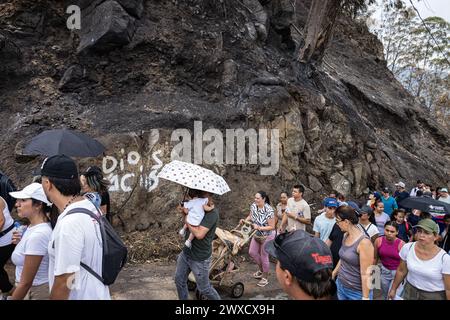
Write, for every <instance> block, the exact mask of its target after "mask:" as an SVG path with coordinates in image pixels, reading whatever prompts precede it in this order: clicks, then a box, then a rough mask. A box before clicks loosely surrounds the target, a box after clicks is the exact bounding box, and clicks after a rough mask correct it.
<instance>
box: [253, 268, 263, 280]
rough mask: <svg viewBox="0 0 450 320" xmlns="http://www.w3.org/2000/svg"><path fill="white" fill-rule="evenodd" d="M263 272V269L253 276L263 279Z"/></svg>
mask: <svg viewBox="0 0 450 320" xmlns="http://www.w3.org/2000/svg"><path fill="white" fill-rule="evenodd" d="M262 274H263V273H262V272H261V271H259V270H258V271H256V272H255V273H254V274H253V278H255V279H261V278H262Z"/></svg>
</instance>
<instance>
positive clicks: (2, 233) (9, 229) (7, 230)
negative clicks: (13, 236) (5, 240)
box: [0, 222, 14, 238]
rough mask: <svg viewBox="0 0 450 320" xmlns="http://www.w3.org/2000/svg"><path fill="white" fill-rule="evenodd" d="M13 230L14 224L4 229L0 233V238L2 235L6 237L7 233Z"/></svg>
mask: <svg viewBox="0 0 450 320" xmlns="http://www.w3.org/2000/svg"><path fill="white" fill-rule="evenodd" d="M13 228H14V222H13V223H12V224H11V225H10V226H9V227H8V228H6V229H5V230H3V231H2V232H0V238H1V237H3V236H4V235H6V234H7V233H8V232H10V231H11V230H12V229H13Z"/></svg>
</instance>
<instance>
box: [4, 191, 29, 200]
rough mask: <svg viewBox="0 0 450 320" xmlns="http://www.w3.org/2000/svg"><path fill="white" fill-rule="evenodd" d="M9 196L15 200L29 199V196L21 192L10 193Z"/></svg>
mask: <svg viewBox="0 0 450 320" xmlns="http://www.w3.org/2000/svg"><path fill="white" fill-rule="evenodd" d="M9 195H10V196H11V197H13V198H15V199H31V196H30V195H29V194H26V193H25V192H23V191H14V192H10V193H9Z"/></svg>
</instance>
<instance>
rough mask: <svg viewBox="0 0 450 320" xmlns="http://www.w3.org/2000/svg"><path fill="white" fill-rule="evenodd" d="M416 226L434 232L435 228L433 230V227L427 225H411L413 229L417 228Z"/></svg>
mask: <svg viewBox="0 0 450 320" xmlns="http://www.w3.org/2000/svg"><path fill="white" fill-rule="evenodd" d="M418 228H420V229H423V230H425V231H428V232H435V230H433V228H430V227H429V226H419V225H418V224H416V225H415V226H413V229H418Z"/></svg>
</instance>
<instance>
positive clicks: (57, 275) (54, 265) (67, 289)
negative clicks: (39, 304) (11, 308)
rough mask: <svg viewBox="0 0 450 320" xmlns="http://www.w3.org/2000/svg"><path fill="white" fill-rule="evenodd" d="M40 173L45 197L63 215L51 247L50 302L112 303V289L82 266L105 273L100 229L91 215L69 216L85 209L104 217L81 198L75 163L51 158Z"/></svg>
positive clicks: (57, 223) (55, 230)
mask: <svg viewBox="0 0 450 320" xmlns="http://www.w3.org/2000/svg"><path fill="white" fill-rule="evenodd" d="M40 174H41V176H42V187H43V188H44V192H45V195H46V196H47V198H48V199H49V200H50V201H51V202H52V203H53V205H56V207H57V208H58V209H59V211H60V212H61V213H60V215H59V217H58V220H57V222H56V225H55V229H54V230H53V234H52V237H51V239H50V243H49V245H48V253H49V286H50V290H51V291H50V299H52V300H53V299H54V300H66V299H69V300H110V299H111V296H110V293H109V287H108V286H106V285H104V284H103V283H102V282H101V281H100V280H99V279H97V278H96V277H95V276H94V275H92V274H91V273H89V272H88V271H87V270H86V269H85V268H83V267H81V265H80V264H81V262H83V263H84V264H86V265H87V266H89V267H90V268H91V269H92V270H93V271H94V272H95V273H97V274H100V275H101V274H102V259H103V248H102V236H101V233H100V226H99V224H98V222H97V221H96V220H95V219H92V218H91V217H90V216H89V215H87V214H84V213H74V214H70V215H68V214H67V213H68V212H69V211H71V210H72V209H77V208H80V209H81V208H84V209H88V210H90V211H92V212H93V213H95V214H97V215H100V214H99V213H98V211H97V208H96V207H95V205H94V204H93V203H92V202H91V201H89V200H87V199H86V198H84V197H82V196H80V191H81V186H80V180H79V178H78V170H77V166H76V164H75V162H74V161H73V160H72V159H70V158H69V157H67V156H65V155H57V156H53V157H50V158H47V159H45V160H44V162H43V164H42V166H41V173H40Z"/></svg>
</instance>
